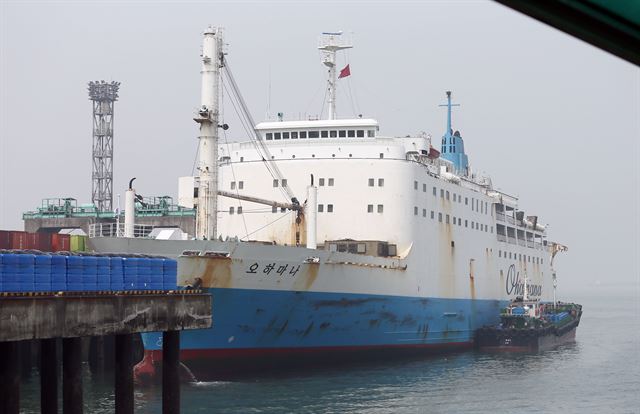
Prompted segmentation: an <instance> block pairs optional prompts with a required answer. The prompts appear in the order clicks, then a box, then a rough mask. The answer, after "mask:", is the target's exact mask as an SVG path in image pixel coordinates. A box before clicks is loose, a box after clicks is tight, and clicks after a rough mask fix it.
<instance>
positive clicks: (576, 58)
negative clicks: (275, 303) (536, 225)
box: [0, 0, 640, 285]
mask: <svg viewBox="0 0 640 414" xmlns="http://www.w3.org/2000/svg"><path fill="white" fill-rule="evenodd" d="M0 18H1V20H0V94H1V96H0V228H2V229H21V228H22V221H21V213H22V212H23V211H27V210H33V209H35V208H36V207H38V206H39V205H40V203H41V199H43V198H48V197H64V196H71V197H75V198H77V199H78V200H79V202H80V203H88V202H90V198H91V195H90V192H91V105H90V102H89V101H88V97H87V91H86V83H87V81H89V80H100V79H105V80H117V81H120V82H122V86H121V91H120V100H119V101H118V102H117V104H116V119H115V138H114V141H115V157H114V183H115V186H114V192H115V193H123V192H124V189H125V188H126V185H127V181H128V180H129V178H130V177H133V176H136V177H138V180H137V181H136V184H137V185H136V187H137V189H138V191H139V192H140V193H142V194H144V195H165V194H168V195H173V196H174V197H175V196H176V195H177V177H178V176H182V175H190V174H191V171H192V166H193V161H194V157H195V153H196V135H197V125H196V124H195V123H194V122H193V120H192V113H193V111H194V109H195V108H196V107H197V105H198V102H199V90H200V75H199V70H200V61H199V51H200V44H201V32H202V31H203V30H204V28H205V27H206V26H207V25H208V24H213V25H216V26H223V27H225V29H226V42H227V44H228V45H227V52H228V61H229V63H230V66H231V68H232V70H233V73H234V74H235V78H236V80H237V82H238V84H239V85H240V88H241V90H242V91H243V95H244V97H245V99H246V101H247V102H248V104H249V107H250V109H251V110H252V112H253V116H254V118H255V119H256V121H259V120H262V119H264V118H265V114H266V111H267V102H269V100H270V102H271V105H270V107H271V112H272V113H276V112H283V113H284V114H285V117H287V118H297V117H299V116H304V115H305V114H306V115H314V114H319V113H320V111H321V109H322V98H323V90H322V87H323V85H324V70H323V68H322V65H321V63H320V58H319V54H318V51H317V50H316V46H317V37H318V35H319V34H320V33H321V32H322V31H335V30H343V31H345V32H346V33H350V36H351V38H352V40H353V43H354V45H355V48H354V49H353V50H351V51H349V53H348V56H346V57H343V58H341V59H342V60H341V61H340V63H341V64H343V63H346V62H348V63H349V64H350V65H351V73H352V76H351V77H350V78H347V82H343V81H341V85H340V87H341V88H342V89H341V90H340V91H339V102H338V105H339V106H338V113H339V116H352V115H354V113H362V114H363V115H364V116H366V117H374V118H377V119H378V120H379V122H380V124H381V132H382V133H383V134H389V135H396V134H397V135H406V134H412V133H419V132H421V131H426V132H428V133H430V134H431V135H432V136H433V137H434V138H435V142H437V141H438V139H439V138H440V137H441V136H442V133H443V132H444V129H445V128H444V126H445V112H444V109H442V108H438V106H437V105H438V104H440V103H443V102H444V97H445V95H444V91H445V90H447V89H451V90H452V91H453V96H454V100H455V101H456V102H458V103H460V104H461V105H462V106H461V107H459V108H456V109H455V112H454V116H453V124H454V128H455V129H460V131H461V132H462V135H463V137H464V138H465V144H466V149H467V153H468V154H469V158H470V161H471V163H472V165H473V167H474V168H475V169H476V170H481V171H486V172H487V173H489V174H490V175H491V176H492V178H493V182H494V185H495V186H497V187H498V188H500V189H502V190H504V191H507V192H510V193H514V194H518V195H519V196H520V206H521V208H523V209H524V210H525V211H526V212H527V213H528V214H537V215H539V216H540V217H541V220H542V221H543V222H546V223H549V224H550V225H551V227H550V229H549V234H550V238H552V239H554V240H558V241H561V242H564V243H565V244H567V245H568V246H569V247H570V252H569V254H568V255H566V256H564V257H562V258H561V259H560V260H559V262H558V267H559V270H560V272H561V274H564V275H565V277H567V278H569V279H570V280H572V281H575V282H580V281H581V280H584V281H585V282H588V284H596V283H608V282H626V283H635V284H636V285H637V281H638V273H639V272H638V269H639V266H638V261H639V258H638V256H639V255H640V243H639V238H640V235H639V233H640V228H639V227H640V226H639V218H638V217H639V216H640V211H639V198H640V197H639V191H640V190H639V187H640V170H639V167H638V162H639V161H640V146H639V142H640V141H639V140H640V72H639V70H638V68H637V67H635V66H633V65H631V64H629V63H627V62H625V61H622V60H620V59H618V58H616V57H614V56H612V55H609V54H608V53H606V52H603V51H601V50H599V49H596V48H595V47H593V46H590V45H588V44H585V43H583V42H582V41H580V40H577V39H575V38H573V37H570V36H568V35H566V34H564V33H562V32H559V31H557V30H555V29H553V28H550V27H548V26H546V25H544V24H542V23H539V22H537V21H535V20H532V19H530V18H528V17H526V16H523V15H521V14H519V13H517V12H515V11H512V10H510V9H508V8H505V7H503V6H501V5H499V4H496V3H493V2H488V1H451V2H444V1H442V2H429V1H411V2H397V1H394V2H391V1H389V2H380V1H376V2H348V1H347V2H303V1H296V2H293V1H291V2H267V1H265V2H242V1H235V2H168V1H156V2H140V1H138V2H136V1H114V2H107V1H101V2H91V1H86V2H80V1H67V2H37V1H7V0H2V1H0ZM269 84H271V88H270V89H271V94H270V95H271V98H270V99H269ZM349 90H350V91H351V97H352V98H349V93H348V92H349ZM232 112H233V111H232V109H231V108H227V109H226V114H227V115H228V116H227V117H226V122H227V123H229V124H230V126H231V129H230V130H229V131H228V135H229V137H230V139H232V140H243V139H245V138H246V135H245V133H244V132H243V131H242V129H241V128H240V127H239V126H238V124H237V122H235V119H234V117H233V116H232Z"/></svg>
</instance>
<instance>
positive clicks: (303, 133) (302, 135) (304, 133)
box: [300, 131, 307, 139]
mask: <svg viewBox="0 0 640 414" xmlns="http://www.w3.org/2000/svg"><path fill="white" fill-rule="evenodd" d="M306 137H307V131H300V139H305V138H306Z"/></svg>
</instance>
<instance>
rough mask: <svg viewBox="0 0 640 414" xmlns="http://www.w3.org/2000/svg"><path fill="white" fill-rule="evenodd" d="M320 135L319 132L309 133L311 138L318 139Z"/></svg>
mask: <svg viewBox="0 0 640 414" xmlns="http://www.w3.org/2000/svg"><path fill="white" fill-rule="evenodd" d="M319 136H320V133H319V132H318V131H309V138H318V137H319Z"/></svg>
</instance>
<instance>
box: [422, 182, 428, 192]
mask: <svg viewBox="0 0 640 414" xmlns="http://www.w3.org/2000/svg"><path fill="white" fill-rule="evenodd" d="M422 192H423V193H426V192H427V185H426V184H422Z"/></svg>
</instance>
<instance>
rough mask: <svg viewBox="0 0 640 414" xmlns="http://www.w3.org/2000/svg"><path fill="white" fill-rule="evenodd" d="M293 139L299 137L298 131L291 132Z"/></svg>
mask: <svg viewBox="0 0 640 414" xmlns="http://www.w3.org/2000/svg"><path fill="white" fill-rule="evenodd" d="M291 139H298V131H293V132H291Z"/></svg>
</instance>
